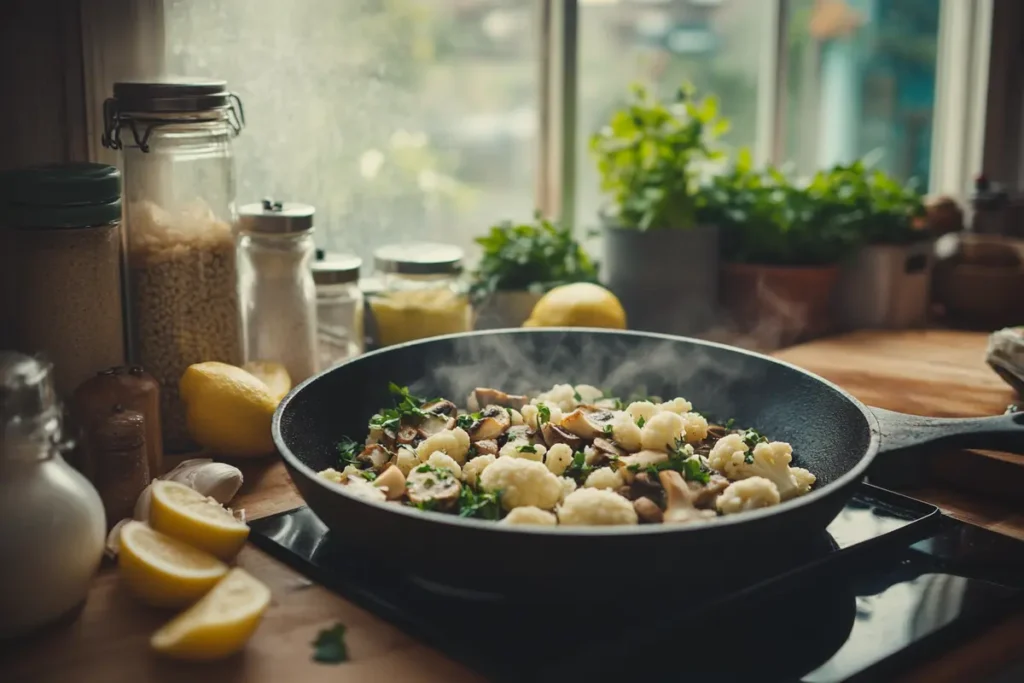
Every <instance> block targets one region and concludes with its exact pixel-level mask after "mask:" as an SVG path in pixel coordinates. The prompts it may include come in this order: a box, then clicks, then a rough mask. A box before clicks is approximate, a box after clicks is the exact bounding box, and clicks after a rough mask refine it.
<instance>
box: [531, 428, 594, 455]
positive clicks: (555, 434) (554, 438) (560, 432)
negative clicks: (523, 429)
mask: <svg viewBox="0 0 1024 683" xmlns="http://www.w3.org/2000/svg"><path fill="white" fill-rule="evenodd" d="M540 433H541V436H542V437H543V438H544V443H545V444H546V445H547V447H548V448H551V447H552V446H554V445H555V444H556V443H564V444H565V445H566V446H568V447H569V448H571V449H572V450H573V451H578V450H579V449H580V448H582V447H583V439H581V438H580V437H578V436H576V435H575V434H573V433H572V432H569V431H566V430H565V429H562V428H561V427H559V426H558V425H553V424H551V423H550V422H545V423H544V426H543V427H541V428H540Z"/></svg>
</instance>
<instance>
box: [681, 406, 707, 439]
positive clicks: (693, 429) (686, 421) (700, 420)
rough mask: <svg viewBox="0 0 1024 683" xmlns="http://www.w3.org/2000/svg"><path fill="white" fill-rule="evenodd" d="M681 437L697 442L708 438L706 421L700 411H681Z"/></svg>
mask: <svg viewBox="0 0 1024 683" xmlns="http://www.w3.org/2000/svg"><path fill="white" fill-rule="evenodd" d="M683 438H685V439H686V440H687V441H688V442H690V443H697V442H698V441H703V440H704V439H706V438H708V421H707V418H705V417H704V416H703V415H701V414H700V413H683Z"/></svg>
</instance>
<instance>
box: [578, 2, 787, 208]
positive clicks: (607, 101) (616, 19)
mask: <svg viewBox="0 0 1024 683" xmlns="http://www.w3.org/2000/svg"><path fill="white" fill-rule="evenodd" d="M774 6H775V3H773V2H771V1H770V0H669V1H668V2H617V1H614V0H611V1H610V0H581V2H580V9H579V78H578V82H579V104H578V123H577V141H576V146H577V162H576V168H577V173H578V180H577V183H576V187H577V196H576V224H577V225H579V226H581V227H591V226H593V225H594V223H595V220H596V217H597V214H598V210H599V208H600V206H601V203H602V201H603V198H602V196H601V194H600V192H599V189H598V177H597V171H596V168H595V165H594V162H593V160H592V159H591V157H590V154H589V152H588V140H589V138H590V136H591V134H593V133H594V132H595V131H596V130H597V129H598V128H600V127H601V125H603V124H604V123H605V122H606V121H607V120H608V118H609V117H610V115H611V112H612V111H614V110H615V109H616V108H618V107H620V106H621V105H622V104H623V103H624V100H625V96H626V93H627V86H628V85H629V84H630V83H631V82H634V81H639V82H643V83H646V84H649V85H651V86H653V87H656V88H657V89H658V90H659V91H660V92H661V93H662V94H663V95H669V94H671V93H672V92H674V91H675V90H676V89H678V87H679V85H680V84H681V83H682V82H683V81H689V82H691V83H693V84H694V85H695V86H696V87H697V89H698V90H699V91H700V93H702V94H714V95H716V96H717V97H718V99H719V107H720V110H721V112H722V114H723V115H724V116H726V117H727V118H729V119H730V121H731V123H732V128H731V130H730V132H729V133H728V135H726V136H725V138H724V139H723V141H724V142H727V143H729V144H731V145H734V146H748V147H753V146H754V144H755V142H756V131H757V112H758V97H760V96H763V95H764V93H763V92H762V90H761V87H760V86H761V84H760V83H759V74H760V60H761V58H762V56H763V52H764V49H765V46H766V43H767V42H768V41H770V40H771V35H770V34H769V33H768V32H766V31H765V28H766V27H767V26H769V25H770V22H771V13H772V11H774Z"/></svg>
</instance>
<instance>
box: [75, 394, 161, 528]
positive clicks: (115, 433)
mask: <svg viewBox="0 0 1024 683" xmlns="http://www.w3.org/2000/svg"><path fill="white" fill-rule="evenodd" d="M89 441H90V444H91V449H90V451H89V457H90V460H91V462H89V464H88V468H89V471H90V472H91V473H92V478H93V479H92V482H93V485H94V486H95V487H96V490H97V491H99V494H100V498H101V499H102V500H103V509H104V510H105V511H106V513H107V528H111V527H113V526H114V525H115V524H117V523H118V522H119V521H120V520H122V519H127V518H130V517H131V516H132V514H133V513H134V511H135V501H137V500H138V499H139V495H140V494H141V493H142V491H143V490H144V489H145V488H146V487H147V486H149V463H148V462H147V460H146V420H145V418H144V417H143V416H142V413H139V412H137V411H134V410H126V409H125V408H124V407H123V406H115V407H114V409H113V410H112V411H111V412H110V413H109V414H108V415H107V416H106V417H105V418H103V419H100V420H99V421H98V422H96V423H94V425H93V429H92V431H91V433H90V434H89Z"/></svg>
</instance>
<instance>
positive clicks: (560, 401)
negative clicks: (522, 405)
mask: <svg viewBox="0 0 1024 683" xmlns="http://www.w3.org/2000/svg"><path fill="white" fill-rule="evenodd" d="M530 402H531V403H533V404H534V405H538V404H540V403H547V404H548V405H549V407H557V408H558V409H559V410H560V411H561V412H563V413H568V412H571V411H573V410H575V409H576V406H577V405H579V401H577V400H576V390H575V389H573V388H572V385H571V384H556V385H555V386H553V387H551V389H550V390H548V391H545V392H544V393H542V394H539V395H538V396H537V398H535V399H533V400H532V401H530Z"/></svg>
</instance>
